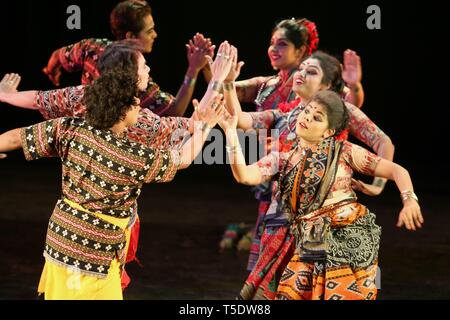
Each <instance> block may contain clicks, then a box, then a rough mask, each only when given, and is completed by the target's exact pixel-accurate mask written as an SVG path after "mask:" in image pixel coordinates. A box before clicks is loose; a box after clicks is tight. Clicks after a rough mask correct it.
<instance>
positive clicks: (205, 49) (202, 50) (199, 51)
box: [186, 33, 215, 72]
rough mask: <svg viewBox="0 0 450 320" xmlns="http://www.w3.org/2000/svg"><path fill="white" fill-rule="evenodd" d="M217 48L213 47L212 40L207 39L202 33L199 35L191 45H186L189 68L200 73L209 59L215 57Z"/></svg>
mask: <svg viewBox="0 0 450 320" xmlns="http://www.w3.org/2000/svg"><path fill="white" fill-rule="evenodd" d="M214 49H215V46H214V45H212V43H211V39H205V37H204V36H203V35H202V34H201V33H197V34H196V35H195V36H194V37H193V38H192V39H191V40H189V43H188V44H186V50H187V58H188V61H189V68H191V69H194V71H195V72H199V71H200V70H201V69H203V68H204V67H205V66H206V65H207V64H208V57H209V58H210V59H212V58H213V57H214Z"/></svg>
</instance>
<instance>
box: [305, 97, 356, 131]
mask: <svg viewBox="0 0 450 320" xmlns="http://www.w3.org/2000/svg"><path fill="white" fill-rule="evenodd" d="M311 101H315V102H317V103H318V104H320V105H321V106H323V107H324V108H325V112H326V114H327V118H328V129H332V130H335V134H334V135H338V134H340V133H341V132H342V131H344V130H345V129H346V128H347V126H348V122H349V119H350V116H349V114H348V110H347V107H346V106H345V102H344V101H343V100H342V99H341V97H340V96H339V95H338V94H337V93H336V92H334V91H330V90H322V91H319V92H318V93H316V94H315V95H314V97H313V98H312V100H311Z"/></svg>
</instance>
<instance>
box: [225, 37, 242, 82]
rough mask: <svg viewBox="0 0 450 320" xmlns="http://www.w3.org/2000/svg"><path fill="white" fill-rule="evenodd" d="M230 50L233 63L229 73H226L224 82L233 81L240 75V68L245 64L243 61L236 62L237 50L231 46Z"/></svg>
mask: <svg viewBox="0 0 450 320" xmlns="http://www.w3.org/2000/svg"><path fill="white" fill-rule="evenodd" d="M231 50H232V51H233V53H234V58H233V63H232V65H231V69H230V72H229V73H228V75H227V77H226V79H225V82H233V81H235V80H236V79H237V78H238V77H239V75H240V74H241V68H242V66H243V65H244V64H245V63H244V62H243V61H240V62H238V50H237V48H236V47H234V46H231Z"/></svg>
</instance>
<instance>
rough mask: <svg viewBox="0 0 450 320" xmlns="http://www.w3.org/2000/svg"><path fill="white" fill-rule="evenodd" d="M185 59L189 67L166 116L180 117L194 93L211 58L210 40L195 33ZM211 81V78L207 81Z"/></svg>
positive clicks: (211, 47) (211, 46)
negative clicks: (198, 79)
mask: <svg viewBox="0 0 450 320" xmlns="http://www.w3.org/2000/svg"><path fill="white" fill-rule="evenodd" d="M186 50H187V59H188V62H189V67H188V69H187V71H186V75H185V77H184V81H183V84H182V85H181V87H180V90H179V91H178V93H177V96H176V98H175V101H174V104H173V106H172V107H171V108H170V109H169V110H168V111H167V113H166V115H169V116H178V117H182V116H183V115H184V114H185V113H186V109H187V107H188V106H189V103H190V101H191V98H192V94H193V93H194V89H195V84H196V82H197V76H198V73H199V72H200V70H202V69H203V68H204V67H205V66H206V65H207V64H208V57H209V58H212V55H213V53H211V52H214V46H213V45H212V44H211V40H210V39H205V38H204V37H203V35H202V34H200V33H197V34H196V35H195V36H194V37H193V38H192V40H190V41H189V44H186ZM211 79H212V76H211V77H210V78H209V80H211Z"/></svg>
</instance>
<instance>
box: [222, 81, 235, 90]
mask: <svg viewBox="0 0 450 320" xmlns="http://www.w3.org/2000/svg"><path fill="white" fill-rule="evenodd" d="M223 89H224V90H226V91H232V90H234V81H233V82H225V83H224V84H223Z"/></svg>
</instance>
